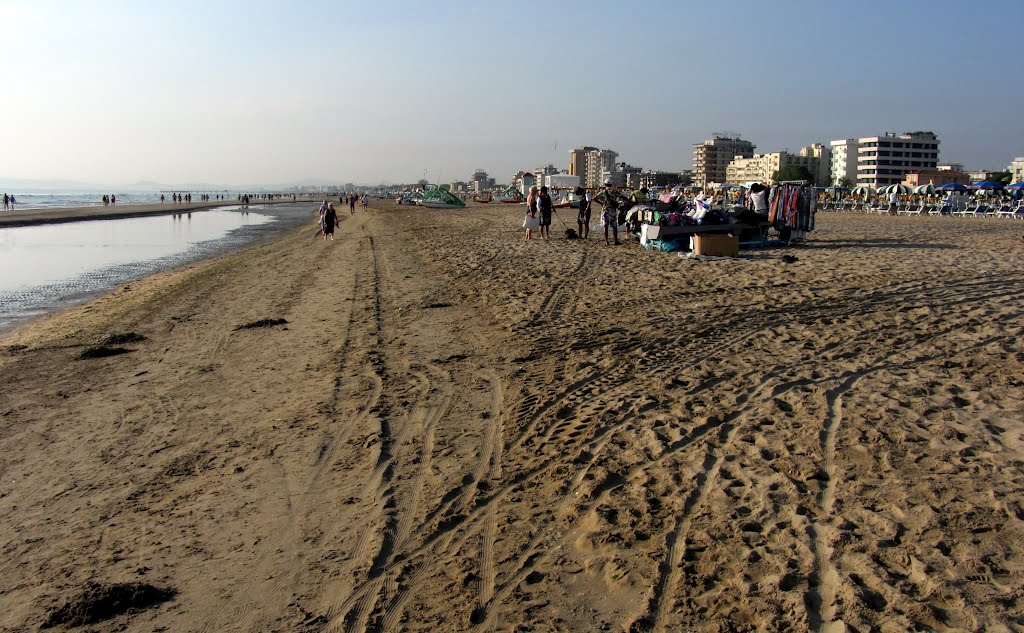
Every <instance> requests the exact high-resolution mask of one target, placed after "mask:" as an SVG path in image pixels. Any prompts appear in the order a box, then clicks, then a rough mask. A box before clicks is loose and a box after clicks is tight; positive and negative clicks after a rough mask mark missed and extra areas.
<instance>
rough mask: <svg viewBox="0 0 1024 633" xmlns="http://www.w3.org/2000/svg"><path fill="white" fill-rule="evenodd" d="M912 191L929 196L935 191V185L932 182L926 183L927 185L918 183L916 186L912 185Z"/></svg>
mask: <svg viewBox="0 0 1024 633" xmlns="http://www.w3.org/2000/svg"><path fill="white" fill-rule="evenodd" d="M914 193H916V194H923V195H926V196H930V195H932V194H933V193H935V185H933V184H932V183H928V184H927V185H918V186H917V187H914Z"/></svg>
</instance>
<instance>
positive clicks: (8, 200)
mask: <svg viewBox="0 0 1024 633" xmlns="http://www.w3.org/2000/svg"><path fill="white" fill-rule="evenodd" d="M10 205H11V199H10V198H8V197H7V194H6V193H5V194H4V211H6V210H7V209H9V208H10Z"/></svg>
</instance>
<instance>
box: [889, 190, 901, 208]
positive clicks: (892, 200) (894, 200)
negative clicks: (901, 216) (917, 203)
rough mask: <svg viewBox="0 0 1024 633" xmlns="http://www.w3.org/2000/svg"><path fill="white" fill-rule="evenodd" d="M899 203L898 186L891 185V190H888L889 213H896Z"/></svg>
mask: <svg viewBox="0 0 1024 633" xmlns="http://www.w3.org/2000/svg"><path fill="white" fill-rule="evenodd" d="M899 203H900V190H899V187H897V186H895V185H893V188H892V191H891V192H889V215H896V207H897V206H898V205H899Z"/></svg>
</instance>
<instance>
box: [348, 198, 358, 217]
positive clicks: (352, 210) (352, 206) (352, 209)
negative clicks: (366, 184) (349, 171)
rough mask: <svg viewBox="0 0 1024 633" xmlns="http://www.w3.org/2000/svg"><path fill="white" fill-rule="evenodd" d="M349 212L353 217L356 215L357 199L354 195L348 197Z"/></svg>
mask: <svg viewBox="0 0 1024 633" xmlns="http://www.w3.org/2000/svg"><path fill="white" fill-rule="evenodd" d="M348 210H349V212H350V213H351V214H352V215H355V214H356V197H355V196H354V195H352V196H349V197H348Z"/></svg>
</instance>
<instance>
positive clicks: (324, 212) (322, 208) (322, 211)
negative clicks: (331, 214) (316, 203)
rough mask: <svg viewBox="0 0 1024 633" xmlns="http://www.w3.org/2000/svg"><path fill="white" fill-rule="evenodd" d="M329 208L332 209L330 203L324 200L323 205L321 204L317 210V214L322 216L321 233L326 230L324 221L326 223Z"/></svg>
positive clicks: (320, 221)
mask: <svg viewBox="0 0 1024 633" xmlns="http://www.w3.org/2000/svg"><path fill="white" fill-rule="evenodd" d="M329 208H331V205H330V204H328V202H327V201H326V200H324V201H323V204H321V205H320V208H319V209H318V210H317V213H319V215H320V219H319V223H320V230H321V231H323V230H324V221H325V218H326V216H327V209H329Z"/></svg>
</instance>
